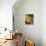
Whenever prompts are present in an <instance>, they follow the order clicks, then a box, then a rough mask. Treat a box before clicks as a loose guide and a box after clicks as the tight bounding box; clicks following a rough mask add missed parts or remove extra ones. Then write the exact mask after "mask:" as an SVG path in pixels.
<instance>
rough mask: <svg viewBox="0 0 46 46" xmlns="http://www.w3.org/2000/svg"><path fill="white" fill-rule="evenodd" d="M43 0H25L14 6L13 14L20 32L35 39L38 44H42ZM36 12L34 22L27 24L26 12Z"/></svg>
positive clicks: (38, 45) (37, 45)
mask: <svg viewBox="0 0 46 46" xmlns="http://www.w3.org/2000/svg"><path fill="white" fill-rule="evenodd" d="M18 2H19V1H18ZM40 2H41V1H40V0H35V1H34V0H23V1H22V2H21V4H18V3H17V4H16V5H18V6H17V7H16V5H14V6H13V14H14V19H15V22H14V23H15V28H16V29H17V30H18V32H22V33H23V36H24V37H25V38H28V39H32V40H34V41H35V43H36V46H41V34H40V33H41V25H40V19H41V18H40V17H41V13H40V12H41V3H40ZM31 13H33V14H34V24H33V25H26V24H25V23H24V22H25V20H24V19H25V18H24V16H25V14H31Z"/></svg>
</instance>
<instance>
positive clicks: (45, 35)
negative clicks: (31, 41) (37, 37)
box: [41, 0, 46, 46]
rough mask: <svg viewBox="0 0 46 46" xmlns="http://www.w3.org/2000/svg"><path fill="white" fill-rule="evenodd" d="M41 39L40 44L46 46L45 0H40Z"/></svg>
mask: <svg viewBox="0 0 46 46" xmlns="http://www.w3.org/2000/svg"><path fill="white" fill-rule="evenodd" d="M41 40H42V46H46V0H42V1H41Z"/></svg>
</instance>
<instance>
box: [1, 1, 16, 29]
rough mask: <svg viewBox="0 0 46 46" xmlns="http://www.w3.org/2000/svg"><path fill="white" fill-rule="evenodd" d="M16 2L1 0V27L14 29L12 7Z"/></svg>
mask: <svg viewBox="0 0 46 46" xmlns="http://www.w3.org/2000/svg"><path fill="white" fill-rule="evenodd" d="M15 2H16V0H0V27H7V28H9V29H11V28H12V6H13V4H14V3H15Z"/></svg>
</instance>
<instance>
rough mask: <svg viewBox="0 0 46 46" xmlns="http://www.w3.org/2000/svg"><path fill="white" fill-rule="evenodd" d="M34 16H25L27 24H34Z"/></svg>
mask: <svg viewBox="0 0 46 46" xmlns="http://www.w3.org/2000/svg"><path fill="white" fill-rule="evenodd" d="M33 19H34V16H33V14H26V15H25V24H31V25H32V24H33Z"/></svg>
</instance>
